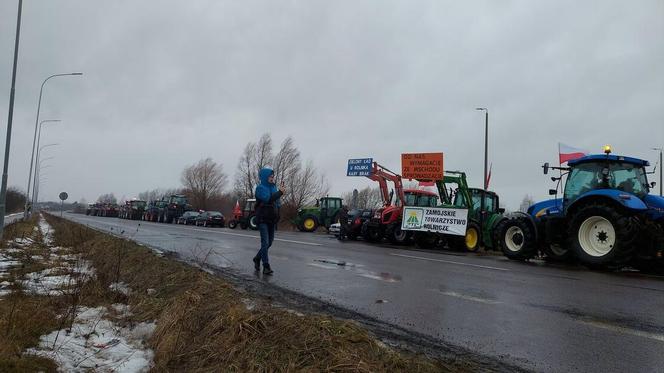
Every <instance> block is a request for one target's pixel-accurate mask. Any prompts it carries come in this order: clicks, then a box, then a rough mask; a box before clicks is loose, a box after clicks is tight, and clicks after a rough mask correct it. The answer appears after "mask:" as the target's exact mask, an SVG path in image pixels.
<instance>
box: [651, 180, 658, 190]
mask: <svg viewBox="0 0 664 373" xmlns="http://www.w3.org/2000/svg"><path fill="white" fill-rule="evenodd" d="M655 185H657V183H656V182H654V181H653V182H652V183H650V189H653V188H655Z"/></svg>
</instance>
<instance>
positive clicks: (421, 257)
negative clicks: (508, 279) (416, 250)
mask: <svg viewBox="0 0 664 373" xmlns="http://www.w3.org/2000/svg"><path fill="white" fill-rule="evenodd" d="M390 255H392V256H401V257H404V258H411V259H420V260H428V261H430V262H440V263H448V264H457V265H461V266H468V267H476V268H484V269H493V270H496V271H509V269H507V268H498V267H490V266H483V265H479V264H470V263H461V262H454V261H451V260H443V259H434V258H426V257H423V256H415V255H405V254H390Z"/></svg>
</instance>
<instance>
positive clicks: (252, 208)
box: [228, 198, 258, 230]
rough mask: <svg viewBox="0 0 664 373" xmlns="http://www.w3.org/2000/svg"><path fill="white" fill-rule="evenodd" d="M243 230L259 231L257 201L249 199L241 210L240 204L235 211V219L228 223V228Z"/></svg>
mask: <svg viewBox="0 0 664 373" xmlns="http://www.w3.org/2000/svg"><path fill="white" fill-rule="evenodd" d="M238 225H239V226H240V228H242V229H247V228H251V229H252V230H257V229H258V224H257V223H256V199H255V198H249V199H247V201H246V202H245V204H244V209H241V208H240V203H239V202H238V203H237V204H236V205H235V208H234V209H233V218H232V219H231V220H230V221H229V222H228V228H230V229H235V228H236V227H237V226H238Z"/></svg>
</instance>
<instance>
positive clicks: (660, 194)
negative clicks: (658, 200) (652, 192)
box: [652, 148, 664, 197]
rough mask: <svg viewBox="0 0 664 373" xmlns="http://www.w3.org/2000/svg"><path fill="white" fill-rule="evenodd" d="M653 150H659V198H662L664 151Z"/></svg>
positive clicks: (660, 149)
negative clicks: (663, 157) (663, 161)
mask: <svg viewBox="0 0 664 373" xmlns="http://www.w3.org/2000/svg"><path fill="white" fill-rule="evenodd" d="M652 150H659V196H660V197H661V196H662V188H664V184H662V151H663V150H664V149H662V148H652Z"/></svg>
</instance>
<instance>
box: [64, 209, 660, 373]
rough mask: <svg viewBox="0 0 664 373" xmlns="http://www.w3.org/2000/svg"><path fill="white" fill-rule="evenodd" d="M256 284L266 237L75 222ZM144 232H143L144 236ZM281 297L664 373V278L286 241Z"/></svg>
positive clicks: (464, 339) (278, 257) (287, 237)
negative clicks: (256, 262)
mask: <svg viewBox="0 0 664 373" xmlns="http://www.w3.org/2000/svg"><path fill="white" fill-rule="evenodd" d="M66 217H67V218H68V219H71V220H73V221H76V222H79V223H81V224H85V225H89V226H91V227H94V228H97V229H101V230H105V231H111V230H112V231H113V232H114V233H120V232H122V231H124V233H123V235H124V236H126V237H130V238H132V239H133V240H135V241H138V242H140V243H143V244H146V245H148V246H151V247H154V248H159V249H162V250H165V251H174V252H177V253H179V254H180V255H182V256H183V257H185V258H203V257H205V256H206V254H207V253H208V252H211V253H212V255H210V256H209V257H208V259H207V262H208V263H210V264H212V265H214V266H217V267H222V268H232V269H234V270H235V271H237V272H239V273H241V274H243V275H246V276H250V277H253V276H255V274H254V271H253V263H252V262H251V258H252V257H253V256H254V255H255V254H256V251H257V248H258V245H259V238H258V234H257V232H253V231H243V230H240V229H236V230H230V229H227V228H223V229H222V228H202V227H193V226H181V225H167V224H159V223H146V222H137V221H127V220H120V219H117V218H100V217H90V216H84V215H75V214H66ZM139 223H140V226H139ZM276 237H277V238H276V240H275V243H274V245H273V247H272V248H271V249H270V262H271V264H272V267H273V269H274V270H275V274H274V276H272V277H269V276H266V277H265V278H264V280H265V281H269V282H270V283H272V284H275V285H277V286H279V287H283V288H286V289H289V290H293V291H296V292H299V293H302V294H304V295H307V296H312V297H316V298H318V299H321V300H323V301H327V302H331V303H333V304H335V305H338V306H341V307H343V308H347V309H350V310H353V311H357V312H359V313H362V314H365V315H368V316H371V317H375V318H378V319H380V320H382V321H385V322H388V323H391V324H395V325H399V326H401V327H404V328H407V329H409V330H412V331H415V332H418V333H423V334H426V335H429V336H432V337H435V338H436V339H439V340H441V341H443V342H446V343H449V344H453V345H456V346H460V347H463V348H466V349H469V350H471V351H475V352H478V353H480V354H484V355H487V356H490V357H495V358H497V359H499V360H501V361H503V362H507V363H511V364H516V365H518V366H521V367H523V368H526V369H531V370H535V371H547V372H574V371H578V372H627V371H632V372H655V371H660V372H661V371H662V370H663V369H664V312H663V310H664V278H662V277H657V276H647V275H641V274H638V273H598V272H592V271H588V270H585V269H583V268H577V267H563V266H551V265H546V264H544V263H540V262H533V263H519V262H511V261H509V260H507V259H505V258H503V257H499V256H475V255H464V254H458V253H448V252H442V251H436V252H433V251H418V250H413V249H410V250H409V249H402V248H395V247H391V246H388V245H372V244H367V243H363V242H338V241H337V240H336V239H334V238H332V237H331V236H327V235H321V234H307V233H299V232H277V235H276Z"/></svg>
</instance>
